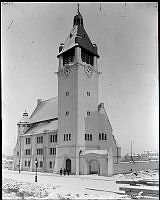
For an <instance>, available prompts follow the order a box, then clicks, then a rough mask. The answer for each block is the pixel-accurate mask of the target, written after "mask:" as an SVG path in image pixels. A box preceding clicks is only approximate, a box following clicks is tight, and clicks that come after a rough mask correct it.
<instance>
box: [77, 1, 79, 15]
mask: <svg viewBox="0 0 160 200" xmlns="http://www.w3.org/2000/svg"><path fill="white" fill-rule="evenodd" d="M77 13H79V3H77Z"/></svg>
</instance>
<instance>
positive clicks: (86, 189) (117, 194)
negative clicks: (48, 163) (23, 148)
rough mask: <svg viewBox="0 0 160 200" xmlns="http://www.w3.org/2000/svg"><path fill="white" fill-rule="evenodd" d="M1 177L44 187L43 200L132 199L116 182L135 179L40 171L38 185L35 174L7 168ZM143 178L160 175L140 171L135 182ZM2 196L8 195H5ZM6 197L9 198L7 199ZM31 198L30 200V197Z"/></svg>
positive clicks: (121, 176)
mask: <svg viewBox="0 0 160 200" xmlns="http://www.w3.org/2000/svg"><path fill="white" fill-rule="evenodd" d="M2 178H3V179H6V182H7V180H8V179H11V180H15V181H17V183H18V182H21V183H25V185H26V184H28V185H30V186H29V188H30V190H32V187H33V188H34V187H37V188H38V186H41V187H42V188H41V189H40V190H43V189H44V190H45V191H47V195H46V196H43V195H42V197H43V199H49V198H50V199H130V197H128V196H127V195H124V192H123V191H120V190H119V187H122V186H123V187H124V184H123V185H122V184H116V180H133V176H131V174H128V175H122V174H119V175H115V176H112V177H103V176H98V175H81V176H75V175H70V176H67V175H66V176H60V175H54V174H51V173H40V172H38V182H37V183H35V172H26V171H22V172H21V173H20V174H19V173H18V171H11V170H7V169H4V170H3V171H2ZM140 178H155V179H157V178H158V173H143V172H141V174H140V175H139V176H137V177H134V179H135V180H137V179H140ZM152 188H153V186H152ZM25 190H26V189H25ZM3 195H5V194H4V193H3ZM3 197H4V198H6V196H3ZM37 197H38V196H37ZM40 197H41V196H39V198H40ZM42 197H41V198H42ZM44 197H45V198H44ZM7 198H8V196H7ZM17 198H18V197H17ZM28 198H29V199H31V196H30V197H28ZM34 198H35V199H37V198H36V196H34V197H32V199H34ZM14 199H15V197H14ZM26 199H27V198H26Z"/></svg>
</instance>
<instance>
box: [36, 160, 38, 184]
mask: <svg viewBox="0 0 160 200" xmlns="http://www.w3.org/2000/svg"><path fill="white" fill-rule="evenodd" d="M35 165H36V176H35V182H37V165H38V160H37V158H36V159H35Z"/></svg>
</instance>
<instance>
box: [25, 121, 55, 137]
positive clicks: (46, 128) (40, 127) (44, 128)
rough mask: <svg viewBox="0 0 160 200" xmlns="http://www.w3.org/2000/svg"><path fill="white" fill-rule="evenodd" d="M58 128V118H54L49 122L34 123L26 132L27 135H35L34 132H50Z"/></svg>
mask: <svg viewBox="0 0 160 200" xmlns="http://www.w3.org/2000/svg"><path fill="white" fill-rule="evenodd" d="M57 129H58V120H52V121H49V122H46V121H45V122H42V123H37V124H33V125H32V127H31V128H30V129H28V131H26V132H25V134H24V136H25V135H33V134H40V133H46V132H47V133H48V132H52V131H56V130H57Z"/></svg>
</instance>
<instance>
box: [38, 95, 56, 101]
mask: <svg viewBox="0 0 160 200" xmlns="http://www.w3.org/2000/svg"><path fill="white" fill-rule="evenodd" d="M56 98H58V96H56V97H52V98H50V99H46V100H44V101H43V100H42V102H45V101H49V100H51V99H56Z"/></svg>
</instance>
